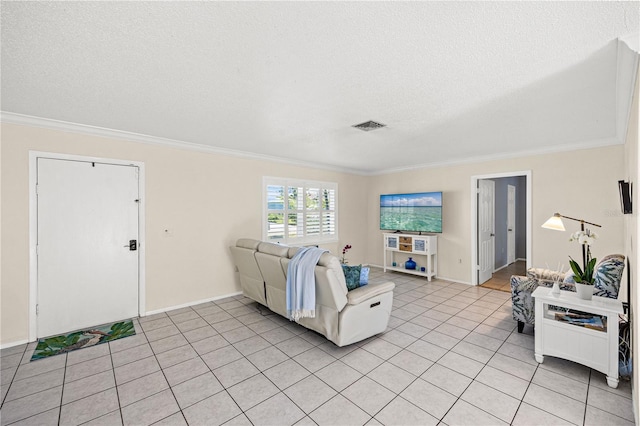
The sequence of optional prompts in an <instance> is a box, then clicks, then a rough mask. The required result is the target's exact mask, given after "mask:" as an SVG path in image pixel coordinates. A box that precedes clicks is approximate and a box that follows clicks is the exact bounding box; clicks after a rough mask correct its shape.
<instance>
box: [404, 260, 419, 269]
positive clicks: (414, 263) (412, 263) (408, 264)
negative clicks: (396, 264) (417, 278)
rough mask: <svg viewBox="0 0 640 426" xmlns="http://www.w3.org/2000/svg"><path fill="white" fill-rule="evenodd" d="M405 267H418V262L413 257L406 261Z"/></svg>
mask: <svg viewBox="0 0 640 426" xmlns="http://www.w3.org/2000/svg"><path fill="white" fill-rule="evenodd" d="M404 267H405V268H406V269H416V262H414V261H413V259H411V258H409V260H407V261H406V262H405V264H404Z"/></svg>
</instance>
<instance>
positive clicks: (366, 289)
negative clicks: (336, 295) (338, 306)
mask: <svg viewBox="0 0 640 426" xmlns="http://www.w3.org/2000/svg"><path fill="white" fill-rule="evenodd" d="M395 287H396V285H395V284H394V283H393V282H391V281H387V282H386V283H380V284H367V285H365V286H362V287H358V288H356V289H354V290H351V291H350V292H349V293H347V305H359V304H360V303H362V302H364V301H365V300H367V299H370V298H372V297H374V296H377V295H379V294H383V293H387V292H390V291H393V289H394V288H395Z"/></svg>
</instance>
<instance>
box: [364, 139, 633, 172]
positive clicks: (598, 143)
mask: <svg viewBox="0 0 640 426" xmlns="http://www.w3.org/2000/svg"><path fill="white" fill-rule="evenodd" d="M623 144H624V141H621V140H620V139H619V138H618V137H617V136H615V137H611V138H602V139H595V140H591V141H586V142H580V143H575V144H570V145H558V146H553V147H547V148H541V149H532V150H526V151H519V152H514V153H508V154H492V155H482V156H478V157H473V158H463V159H459V160H451V161H441V162H437V163H424V164H416V165H414V166H407V167H396V168H391V169H385V170H381V171H379V172H376V173H371V175H386V174H391V173H401V172H407V171H413V170H420V169H435V168H439V167H450V166H459V165H464V164H475V163H485V162H489V161H496V160H508V159H511V158H521V157H532V156H535V155H547V154H555V153H559V152H567V151H578V150H582V149H593V148H601V147H605V146H612V145H623Z"/></svg>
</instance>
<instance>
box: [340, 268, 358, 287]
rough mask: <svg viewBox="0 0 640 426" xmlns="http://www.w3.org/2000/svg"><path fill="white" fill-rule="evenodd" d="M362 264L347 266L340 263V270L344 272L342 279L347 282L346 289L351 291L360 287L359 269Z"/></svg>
mask: <svg viewBox="0 0 640 426" xmlns="http://www.w3.org/2000/svg"><path fill="white" fill-rule="evenodd" d="M361 270H362V265H358V266H349V265H342V271H343V272H344V279H345V281H346V282H347V290H349V291H351V290H354V289H356V288H358V287H360V271H361Z"/></svg>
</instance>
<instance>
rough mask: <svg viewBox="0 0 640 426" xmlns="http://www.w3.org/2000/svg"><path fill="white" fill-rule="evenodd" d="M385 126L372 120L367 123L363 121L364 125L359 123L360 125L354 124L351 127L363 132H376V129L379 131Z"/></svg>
mask: <svg viewBox="0 0 640 426" xmlns="http://www.w3.org/2000/svg"><path fill="white" fill-rule="evenodd" d="M386 126H387V125H386V124H382V123H378V122H376V121H373V120H369V121H365V122H364V123H360V124H354V125H353V126H351V127H355V128H356V129H360V130H362V131H364V132H368V131H371V130H376V129H380V128H382V127H386Z"/></svg>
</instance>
